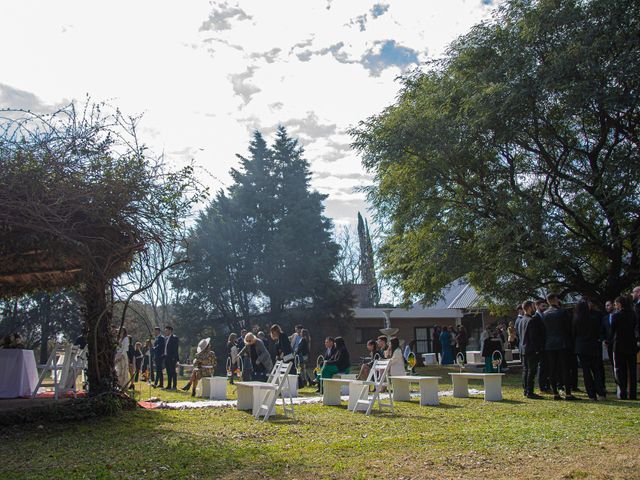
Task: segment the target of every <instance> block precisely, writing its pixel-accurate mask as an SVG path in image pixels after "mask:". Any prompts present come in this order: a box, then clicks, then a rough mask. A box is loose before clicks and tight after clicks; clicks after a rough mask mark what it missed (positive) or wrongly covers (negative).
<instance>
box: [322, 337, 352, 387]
mask: <svg viewBox="0 0 640 480" xmlns="http://www.w3.org/2000/svg"><path fill="white" fill-rule="evenodd" d="M334 342H335V346H336V349H335V353H334V354H333V357H331V358H329V359H325V361H324V365H323V366H322V370H321V371H320V378H321V381H322V379H325V378H332V377H333V376H334V375H335V374H336V373H349V371H350V370H351V359H350V358H349V351H348V350H347V345H346V344H345V343H344V338H342V337H336V338H335V340H334Z"/></svg>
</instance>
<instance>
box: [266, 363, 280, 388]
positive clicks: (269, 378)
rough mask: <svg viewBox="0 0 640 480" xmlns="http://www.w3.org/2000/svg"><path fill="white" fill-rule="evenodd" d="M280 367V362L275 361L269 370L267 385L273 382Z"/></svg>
mask: <svg viewBox="0 0 640 480" xmlns="http://www.w3.org/2000/svg"><path fill="white" fill-rule="evenodd" d="M281 365H282V360H277V361H276V363H274V364H273V368H272V369H271V372H270V373H269V376H268V377H267V383H272V382H273V377H274V376H275V374H276V372H279V371H280V366H281Z"/></svg>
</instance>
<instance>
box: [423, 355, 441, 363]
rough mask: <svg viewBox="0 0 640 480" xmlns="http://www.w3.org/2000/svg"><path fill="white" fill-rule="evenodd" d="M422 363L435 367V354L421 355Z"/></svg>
mask: <svg viewBox="0 0 640 480" xmlns="http://www.w3.org/2000/svg"><path fill="white" fill-rule="evenodd" d="M422 363H424V364H425V365H435V364H436V363H438V362H436V354H435V353H423V354H422Z"/></svg>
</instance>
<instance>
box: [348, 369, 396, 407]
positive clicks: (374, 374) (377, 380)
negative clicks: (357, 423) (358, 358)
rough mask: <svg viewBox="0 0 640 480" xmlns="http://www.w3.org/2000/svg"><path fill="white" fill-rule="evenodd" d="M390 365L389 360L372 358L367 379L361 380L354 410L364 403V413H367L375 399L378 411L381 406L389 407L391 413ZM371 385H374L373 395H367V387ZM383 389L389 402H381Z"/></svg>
mask: <svg viewBox="0 0 640 480" xmlns="http://www.w3.org/2000/svg"><path fill="white" fill-rule="evenodd" d="M390 366H391V361H390V360H374V362H373V366H372V367H371V371H370V372H369V376H368V378H367V380H366V381H364V382H362V390H361V391H360V395H358V399H359V400H358V401H357V402H356V404H355V407H354V409H353V411H354V412H357V411H358V406H365V405H366V407H367V409H366V412H365V413H366V415H369V414H371V410H372V409H373V407H374V405H375V403H376V401H377V402H378V408H379V409H380V411H382V408H383V407H389V409H390V410H391V413H393V395H392V394H391V391H390V382H389V368H390ZM372 385H373V387H374V390H373V395H369V387H370V386H372ZM385 389H386V394H387V395H388V397H389V403H383V402H382V395H383V394H385V391H384V390H385Z"/></svg>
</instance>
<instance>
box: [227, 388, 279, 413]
mask: <svg viewBox="0 0 640 480" xmlns="http://www.w3.org/2000/svg"><path fill="white" fill-rule="evenodd" d="M234 385H235V386H236V388H237V392H238V402H237V403H236V408H237V409H238V410H251V413H252V414H253V415H255V414H256V412H257V410H258V409H259V408H260V405H261V404H262V401H263V400H264V396H265V395H266V394H267V392H268V391H269V390H274V389H276V388H277V386H276V385H273V384H271V383H266V382H236V383H235V384H234ZM274 412H275V405H274V406H273V410H272V412H271V414H273V413H274ZM271 414H270V415H271Z"/></svg>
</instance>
